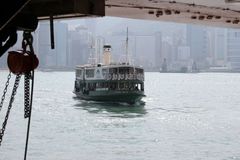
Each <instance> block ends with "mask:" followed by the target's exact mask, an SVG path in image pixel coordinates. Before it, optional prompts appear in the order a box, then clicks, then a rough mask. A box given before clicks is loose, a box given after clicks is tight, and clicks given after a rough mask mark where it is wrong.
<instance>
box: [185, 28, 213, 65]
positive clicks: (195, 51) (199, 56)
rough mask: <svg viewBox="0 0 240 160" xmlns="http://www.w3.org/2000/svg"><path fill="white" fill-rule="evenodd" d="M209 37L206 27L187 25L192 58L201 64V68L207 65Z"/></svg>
mask: <svg viewBox="0 0 240 160" xmlns="http://www.w3.org/2000/svg"><path fill="white" fill-rule="evenodd" d="M207 44H208V37H207V32H206V28H205V27H202V26H196V25H187V45H188V46H189V47H190V54H191V58H192V59H193V60H194V61H196V62H198V63H199V64H200V67H201V68H204V67H206V66H205V63H206V58H207V56H208V51H209V49H208V45H207Z"/></svg>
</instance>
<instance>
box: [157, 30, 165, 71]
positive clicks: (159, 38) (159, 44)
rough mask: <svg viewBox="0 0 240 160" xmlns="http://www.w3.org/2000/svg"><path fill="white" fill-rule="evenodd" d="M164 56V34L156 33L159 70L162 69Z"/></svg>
mask: <svg viewBox="0 0 240 160" xmlns="http://www.w3.org/2000/svg"><path fill="white" fill-rule="evenodd" d="M163 59H164V58H163V55H162V33H161V32H156V33H155V66H156V68H157V69H160V67H161V62H163Z"/></svg>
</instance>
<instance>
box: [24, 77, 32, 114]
mask: <svg viewBox="0 0 240 160" xmlns="http://www.w3.org/2000/svg"><path fill="white" fill-rule="evenodd" d="M30 77H31V73H30V72H29V73H25V77H24V118H29V115H30Z"/></svg>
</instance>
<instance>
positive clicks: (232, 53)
mask: <svg viewBox="0 0 240 160" xmlns="http://www.w3.org/2000/svg"><path fill="white" fill-rule="evenodd" d="M239 44H240V30H237V29H228V31H227V57H228V58H227V59H228V62H229V63H230V65H231V68H232V70H233V71H240V45H239Z"/></svg>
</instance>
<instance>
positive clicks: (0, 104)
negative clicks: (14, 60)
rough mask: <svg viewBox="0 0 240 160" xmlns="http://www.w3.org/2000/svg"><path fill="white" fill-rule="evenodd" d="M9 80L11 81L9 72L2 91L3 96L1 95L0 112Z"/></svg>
mask: <svg viewBox="0 0 240 160" xmlns="http://www.w3.org/2000/svg"><path fill="white" fill-rule="evenodd" d="M10 79H11V72H10V73H9V74H8V77H7V82H6V84H5V88H4V90H3V95H2V99H1V103H0V112H1V110H2V106H3V102H4V100H5V96H6V93H7V88H8V85H9V81H10Z"/></svg>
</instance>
